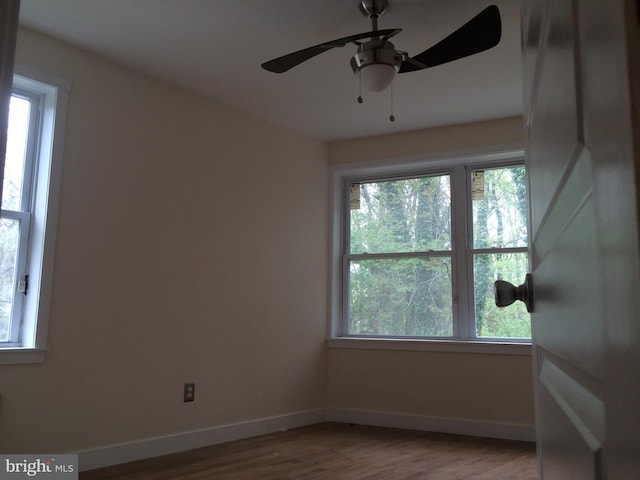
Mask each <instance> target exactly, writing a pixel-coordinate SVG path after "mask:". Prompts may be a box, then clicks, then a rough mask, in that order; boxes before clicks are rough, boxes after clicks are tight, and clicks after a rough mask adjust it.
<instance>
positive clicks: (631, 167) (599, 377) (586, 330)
mask: <svg viewBox="0 0 640 480" xmlns="http://www.w3.org/2000/svg"><path fill="white" fill-rule="evenodd" d="M638 9H640V2H637V1H635V0H607V1H604V0H524V2H523V29H522V32H523V68H524V70H523V74H524V78H525V81H524V85H523V87H524V95H525V103H524V105H525V109H526V110H525V119H526V128H527V146H526V166H527V169H528V177H529V192H530V196H531V202H530V203H531V230H530V231H531V236H532V242H531V267H532V276H533V298H534V312H533V314H532V337H533V344H534V350H533V351H534V368H535V395H536V399H535V406H536V433H537V440H538V451H539V459H540V475H541V478H543V479H545V480H555V479H558V480H565V479H576V480H578V479H579V480H582V479H616V480H623V479H624V480H626V479H634V480H637V479H638V478H640V477H639V476H638V475H639V473H638V472H640V407H639V406H640V373H639V372H640V371H639V365H640V317H639V315H640V314H639V312H640V240H639V234H638V232H639V228H640V227H639V220H638V208H639V207H638V206H639V205H640V202H639V199H638V184H639V182H640V174H639V173H638V168H639V167H638V166H639V165H640V153H639V151H638V146H637V145H636V144H635V143H634V142H636V140H634V135H633V132H634V129H635V131H638V130H639V129H638V125H637V122H638V118H639V117H640V116H638V115H636V117H634V116H633V112H634V111H635V112H638V111H640V109H639V108H638V106H639V105H640V102H639V101H638V98H636V97H637V96H640V87H638V85H639V80H640V68H638V59H640V54H638V51H640V12H638ZM634 62H635V63H634ZM634 121H635V122H636V123H634Z"/></svg>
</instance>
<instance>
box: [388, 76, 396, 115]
mask: <svg viewBox="0 0 640 480" xmlns="http://www.w3.org/2000/svg"><path fill="white" fill-rule="evenodd" d="M389 121H390V122H395V121H396V117H394V116H393V83H392V84H391V115H389Z"/></svg>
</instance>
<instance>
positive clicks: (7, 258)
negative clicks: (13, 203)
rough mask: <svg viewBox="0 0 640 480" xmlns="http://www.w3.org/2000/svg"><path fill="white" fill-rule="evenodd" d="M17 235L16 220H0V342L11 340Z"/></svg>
mask: <svg viewBox="0 0 640 480" xmlns="http://www.w3.org/2000/svg"><path fill="white" fill-rule="evenodd" d="M19 233H20V228H19V222H18V221H17V220H11V219H7V218H2V219H0V342H8V341H9V339H10V338H11V313H12V310H13V308H12V307H13V298H14V292H15V288H14V287H15V282H16V265H17V261H18V243H19Z"/></svg>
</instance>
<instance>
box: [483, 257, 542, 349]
mask: <svg viewBox="0 0 640 480" xmlns="http://www.w3.org/2000/svg"><path fill="white" fill-rule="evenodd" d="M528 271H529V260H528V256H527V254H526V253H522V252H521V253H492V254H477V255H474V257H473V273H474V282H473V284H474V294H475V321H476V322H475V323H476V329H475V330H476V335H477V336H478V337H498V338H531V320H530V315H529V313H528V312H527V307H526V306H525V305H524V303H522V302H515V303H513V304H512V305H510V306H508V307H506V308H499V307H496V303H495V300H494V293H493V282H495V281H496V280H506V281H508V282H511V283H513V284H514V285H520V283H522V281H523V280H524V277H525V275H526V274H527V272H528Z"/></svg>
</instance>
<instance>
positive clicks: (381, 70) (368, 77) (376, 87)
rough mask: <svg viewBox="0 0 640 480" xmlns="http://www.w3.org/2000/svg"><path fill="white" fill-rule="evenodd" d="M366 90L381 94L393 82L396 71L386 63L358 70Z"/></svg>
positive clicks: (372, 64)
mask: <svg viewBox="0 0 640 480" xmlns="http://www.w3.org/2000/svg"><path fill="white" fill-rule="evenodd" d="M358 75H359V76H360V81H361V82H362V85H363V86H364V88H366V89H367V90H369V91H371V92H381V91H383V90H384V89H385V88H387V87H388V86H389V85H391V82H393V78H394V77H395V75H396V69H395V68H394V67H393V66H391V65H386V64H384V63H371V64H369V65H365V66H363V67H362V68H360V69H359V70H358Z"/></svg>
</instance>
